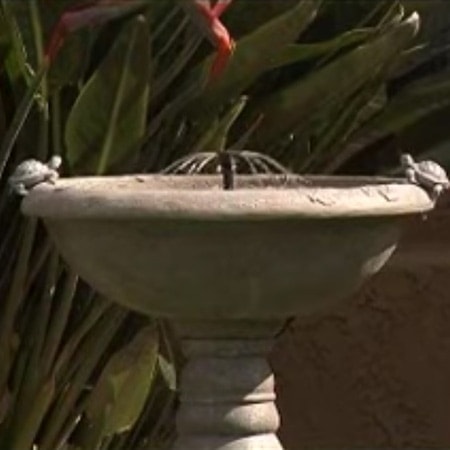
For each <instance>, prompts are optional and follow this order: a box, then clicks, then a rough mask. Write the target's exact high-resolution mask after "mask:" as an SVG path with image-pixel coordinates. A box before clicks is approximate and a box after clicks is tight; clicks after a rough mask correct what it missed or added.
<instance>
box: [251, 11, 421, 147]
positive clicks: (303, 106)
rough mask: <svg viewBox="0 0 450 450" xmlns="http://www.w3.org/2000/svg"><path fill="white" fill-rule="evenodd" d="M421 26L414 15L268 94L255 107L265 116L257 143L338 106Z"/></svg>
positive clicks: (382, 67)
mask: <svg viewBox="0 0 450 450" xmlns="http://www.w3.org/2000/svg"><path fill="white" fill-rule="evenodd" d="M418 26H419V18H418V16H417V15H416V14H414V15H411V16H410V17H409V18H408V19H406V20H404V21H403V22H401V23H399V24H396V25H394V26H392V27H390V28H388V29H387V30H386V31H385V32H384V33H383V34H381V35H380V36H379V37H377V38H375V39H373V40H372V41H370V42H368V43H367V44H365V45H362V46H360V47H357V48H356V49H354V50H352V51H350V52H348V53H346V54H344V55H343V56H341V57H339V58H337V59H336V60H334V61H333V62H331V63H329V64H328V65H326V66H325V67H323V68H322V69H320V70H318V71H315V72H313V73H312V74H311V75H310V76H308V77H307V78H305V79H301V80H299V81H297V82H294V83H292V84H291V85H289V86H287V87H286V88H284V89H282V90H280V91H278V92H276V93H274V94H273V95H271V96H269V97H268V98H267V99H266V100H264V101H263V103H262V104H261V105H259V107H258V108H257V110H256V111H255V114H263V115H264V120H263V121H262V124H261V127H260V128H259V130H258V131H257V133H256V139H257V142H258V143H259V145H258V144H257V143H256V142H254V143H253V144H254V146H255V147H267V146H270V145H271V144H273V143H274V141H276V140H278V139H280V138H283V137H285V136H286V135H287V134H288V133H289V132H290V130H292V129H293V128H296V127H298V126H300V124H302V123H303V124H305V126H306V124H308V123H311V121H312V120H314V118H315V117H316V116H317V114H318V113H320V116H322V117H323V116H326V115H327V114H329V113H330V112H331V111H333V110H336V108H339V106H340V105H342V102H345V101H346V99H348V97H349V96H350V95H352V94H353V93H355V92H357V90H358V89H360V88H361V87H362V86H364V84H365V83H367V82H370V80H372V79H373V78H374V77H376V76H377V75H378V76H379V73H380V71H382V70H387V67H390V64H392V63H393V61H395V59H396V56H397V54H398V53H399V52H400V51H401V50H402V49H404V48H405V47H407V46H408V44H409V43H410V42H411V41H412V39H413V38H414V37H415V35H416V34H417V31H418Z"/></svg>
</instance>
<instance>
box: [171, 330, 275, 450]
mask: <svg viewBox="0 0 450 450" xmlns="http://www.w3.org/2000/svg"><path fill="white" fill-rule="evenodd" d="M280 325H281V324H280V322H278V321H274V322H270V323H269V322H262V323H259V322H253V321H243V322H242V323H240V322H234V321H224V322H214V323H209V326H205V324H201V325H200V328H199V324H197V323H191V324H188V323H186V322H185V323H183V325H182V327H179V330H180V334H181V337H182V347H183V351H184V353H185V355H186V357H187V359H188V361H187V364H186V365H185V367H184V370H183V373H182V376H181V383H180V387H181V396H180V400H181V405H180V409H179V411H178V415H177V431H178V439H177V441H176V443H175V446H174V449H173V450H190V449H196V450H263V449H265V450H277V449H278V450H282V447H281V444H280V443H279V441H278V439H277V437H276V435H275V433H276V431H277V429H278V427H279V415H278V411H277V408H276V406H275V392H274V377H273V374H272V371H271V369H270V367H269V364H268V363H267V361H266V355H267V353H268V352H269V351H270V349H271V347H272V344H273V336H274V334H275V333H276V331H277V330H278V329H279V327H280Z"/></svg>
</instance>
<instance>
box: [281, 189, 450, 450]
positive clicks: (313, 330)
mask: <svg viewBox="0 0 450 450" xmlns="http://www.w3.org/2000/svg"><path fill="white" fill-rule="evenodd" d="M272 365H273V367H274V370H275V372H276V376H277V383H278V384H277V387H278V395H279V397H278V405H279V409H280V411H281V415H282V417H283V423H282V428H281V431H280V438H281V440H282V442H283V444H284V445H285V447H286V449H287V450H309V449H311V450H312V449H314V450H318V449H329V450H331V449H345V450H350V449H361V448H366V449H367V448H382V449H387V448H389V449H393V448H403V449H411V448H421V449H425V448H426V449H430V448H440V449H449V448H450V196H447V197H446V198H445V199H443V202H442V204H441V206H440V207H439V209H438V211H437V212H436V213H434V214H433V215H432V216H430V217H429V218H428V220H426V221H421V222H420V223H419V222H415V223H412V224H411V226H410V227H409V228H408V231H407V232H406V233H405V238H404V240H403V242H402V244H401V246H400V248H399V250H398V251H397V254H396V256H395V257H394V258H393V259H392V261H391V263H389V264H388V265H387V266H386V268H385V269H384V270H383V271H382V272H381V273H380V274H379V275H378V276H376V277H375V278H374V279H373V280H372V281H371V282H370V283H368V284H367V285H366V286H365V287H364V288H363V289H362V291H361V292H360V293H359V294H358V295H356V296H355V297H353V298H352V299H350V300H349V301H348V302H347V303H346V304H344V305H341V306H340V307H338V309H336V310H335V311H333V312H332V313H329V314H327V315H325V316H323V317H316V318H309V319H297V320H296V321H295V322H294V323H293V324H292V325H291V326H290V327H289V328H288V329H287V330H286V332H285V333H284V334H283V335H282V336H281V337H280V339H279V340H278V342H277V345H276V348H275V349H274V352H273V354H272Z"/></svg>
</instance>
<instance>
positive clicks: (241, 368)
mask: <svg viewBox="0 0 450 450" xmlns="http://www.w3.org/2000/svg"><path fill="white" fill-rule="evenodd" d="M229 181H230V180H229ZM223 182H224V175H221V174H215V175H214V174H213V175H205V174H200V175H199V174H197V175H174V174H172V175H170V174H158V175H129V176H114V177H108V176H105V177H81V178H62V179H59V180H58V181H57V182H56V184H49V183H41V184H39V185H37V186H35V187H34V188H33V189H32V191H31V192H30V194H29V195H27V196H26V197H25V200H24V201H23V203H22V210H23V212H24V213H25V214H27V215H30V216H37V217H41V218H42V219H43V220H44V222H45V225H46V227H47V229H48V231H49V232H50V235H51V236H52V238H53V239H54V242H55V244H56V246H57V248H58V249H59V251H60V252H61V254H62V256H63V257H64V258H65V259H66V261H67V262H68V263H69V264H70V265H71V266H72V268H73V269H75V270H76V271H77V272H78V273H79V274H80V275H81V276H82V277H83V278H84V279H85V280H87V281H88V282H89V283H90V284H91V285H92V286H93V287H95V288H96V289H98V291H99V292H101V293H103V294H104V295H106V296H108V297H109V298H110V299H111V300H113V301H116V302H118V303H120V304H121V305H123V306H126V307H129V308H130V309H133V310H136V311H139V312H141V313H144V314H148V315H150V316H158V317H164V318H168V319H170V320H171V321H172V323H173V324H174V327H175V329H176V330H177V332H178V334H179V336H180V338H181V340H182V346H183V350H184V352H185V355H186V356H187V363H186V365H185V367H184V370H183V373H182V376H181V382H180V390H181V396H180V400H181V405H180V408H179V411H178V415H177V431H178V438H177V440H176V442H175V444H174V447H173V448H174V450H193V449H195V450H262V449H267V450H276V449H281V448H282V447H281V445H280V443H279V441H278V439H277V437H276V434H275V433H276V431H277V429H278V426H279V415H278V412H277V409H276V406H275V394H274V379H273V375H272V372H271V370H270V368H269V365H268V363H267V362H266V358H265V357H266V354H267V353H268V352H269V350H270V348H271V345H272V342H273V339H274V336H275V335H276V334H277V332H279V330H280V329H281V327H282V326H283V324H284V322H285V320H286V319H287V318H289V317H292V316H295V315H301V314H309V313H311V312H315V311H320V310H323V309H324V308H326V307H328V306H330V305H332V303H333V302H336V301H337V300H339V299H340V298H344V297H346V296H348V295H349V294H350V293H351V292H352V291H353V290H355V289H356V288H357V287H358V285H360V283H361V282H362V281H363V280H364V279H366V278H367V277H369V276H371V275H373V274H374V273H375V272H377V271H378V270H379V269H380V268H381V267H382V266H383V264H384V263H385V262H386V261H387V260H388V259H389V257H390V256H391V254H392V253H393V251H394V249H395V247H396V244H397V241H398V238H399V232H400V226H401V224H402V221H403V220H404V219H405V218H407V217H409V216H411V215H414V214H421V213H425V212H427V211H429V210H431V209H432V208H433V206H434V199H433V196H432V195H429V194H428V192H427V191H426V190H424V189H422V188H421V187H420V186H418V185H416V184H411V183H408V182H407V180H406V179H400V178H397V179H395V178H373V177H371V178H368V177H366V178H364V177H303V176H298V175H288V174H254V175H240V174H235V176H234V177H233V179H232V183H231V184H230V183H229V185H228V189H224V184H223ZM131 388H132V387H131Z"/></svg>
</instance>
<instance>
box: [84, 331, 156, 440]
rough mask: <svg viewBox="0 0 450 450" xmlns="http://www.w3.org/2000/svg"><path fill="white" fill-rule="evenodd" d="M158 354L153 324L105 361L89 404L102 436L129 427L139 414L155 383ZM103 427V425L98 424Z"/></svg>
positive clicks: (93, 421)
mask: <svg viewBox="0 0 450 450" xmlns="http://www.w3.org/2000/svg"><path fill="white" fill-rule="evenodd" d="M157 357H158V334H157V330H156V328H155V327H154V326H147V327H146V328H144V329H142V330H140V331H139V332H138V333H137V335H136V336H135V337H134V339H133V340H132V341H131V342H130V343H129V344H128V345H127V346H125V347H124V348H122V349H121V350H119V351H118V352H117V353H116V354H114V355H113V356H112V357H111V359H110V360H109V362H108V363H107V364H106V366H105V368H104V369H103V372H102V374H101V376H100V378H99V380H98V382H97V385H96V386H95V387H94V390H93V392H92V394H91V396H90V398H89V401H88V403H87V405H86V416H87V419H88V420H89V421H90V422H91V423H93V424H96V425H97V427H94V428H97V430H95V431H94V430H93V431H94V432H95V433H99V432H100V435H101V437H102V438H104V437H107V436H111V435H114V434H118V433H122V432H124V431H127V430H129V429H130V428H131V427H132V426H133V425H134V423H135V422H136V421H137V419H138V418H139V415H140V414H141V411H142V410H143V408H144V405H145V402H146V399H147V397H148V394H149V392H150V388H151V386H152V383H153V379H154V374H155V368H156V364H157ZM98 427H100V428H98Z"/></svg>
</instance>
